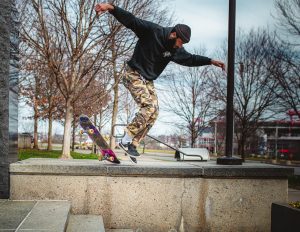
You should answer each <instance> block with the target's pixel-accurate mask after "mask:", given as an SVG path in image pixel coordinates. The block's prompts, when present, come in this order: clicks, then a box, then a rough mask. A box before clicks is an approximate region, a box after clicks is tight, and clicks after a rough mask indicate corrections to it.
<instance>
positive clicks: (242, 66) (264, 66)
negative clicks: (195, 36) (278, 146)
mask: <svg viewBox="0 0 300 232" xmlns="http://www.w3.org/2000/svg"><path fill="white" fill-rule="evenodd" d="M271 41H272V38H271V36H270V34H269V32H268V31H267V30H251V31H250V32H249V33H243V32H242V31H240V32H239V34H238V37H237V41H236V60H237V62H236V63H237V64H239V65H237V69H236V75H235V89H234V91H235V94H234V114H235V131H236V136H237V139H238V154H239V155H240V156H241V157H242V158H243V159H244V158H245V145H246V143H247V139H248V138H249V137H250V135H251V134H252V133H254V132H255V130H256V129H257V127H258V126H259V123H260V122H261V121H265V120H267V119H268V118H271V117H272V116H273V114H272V112H273V107H274V105H276V98H275V94H274V92H273V91H272V88H275V87H276V83H275V81H272V79H270V75H271V73H270V69H271V68H272V67H274V65H275V63H274V56H273V55H272V53H271V52H270V49H272V44H271ZM226 53H227V51H226V49H223V55H224V57H226ZM211 81H212V82H211V84H212V86H214V87H215V90H216V91H215V94H214V96H215V99H216V100H219V101H220V102H221V104H219V106H220V110H223V109H224V108H225V105H223V104H225V103H226V91H225V90H226V83H227V81H226V76H225V74H222V73H219V72H217V70H216V71H214V77H212V78H211Z"/></svg>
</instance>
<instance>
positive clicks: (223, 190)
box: [10, 159, 294, 232]
mask: <svg viewBox="0 0 300 232" xmlns="http://www.w3.org/2000/svg"><path fill="white" fill-rule="evenodd" d="M293 172H294V170H293V168H290V167H280V166H273V165H267V164H260V163H243V165H240V166H231V165H217V164H216V161H208V162H155V161H141V162H139V163H138V164H137V165H134V164H131V163H130V162H129V161H128V162H125V161H124V162H122V164H120V165H114V164H110V163H108V162H106V163H105V162H99V161H97V160H59V159H28V160H23V161H19V162H16V163H13V164H11V165H10V184H11V189H10V198H11V199H12V200H68V201H70V202H71V211H72V213H73V214H97V215H102V216H103V220H104V223H105V225H107V226H108V228H115V229H118V228H132V229H134V230H138V229H140V230H141V231H143V232H144V231H146V232H147V231H157V232H159V231H164V232H165V231H180V230H183V229H184V231H191V232H193V231H270V229H271V204H272V203H273V202H287V201H288V195H287V194H288V180H287V178H288V176H290V175H293Z"/></svg>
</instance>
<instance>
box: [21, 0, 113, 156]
mask: <svg viewBox="0 0 300 232" xmlns="http://www.w3.org/2000/svg"><path fill="white" fill-rule="evenodd" d="M94 5H95V1H81V0H70V1H67V0H58V1H45V0H30V1H29V4H27V5H26V8H25V9H24V10H25V11H26V14H23V16H24V18H23V20H22V21H23V25H22V27H21V36H22V39H23V41H24V42H25V43H27V44H28V46H30V47H32V49H35V50H36V51H37V53H38V54H39V55H40V56H41V57H42V58H43V60H44V62H45V64H46V65H47V67H48V70H49V71H50V73H51V77H53V78H54V79H55V82H56V85H57V87H58V89H59V90H60V92H61V94H62V95H63V97H64V99H65V120H64V142H63V151H62V157H63V158H71V156H70V138H71V124H72V116H73V105H74V102H76V100H77V99H78V98H79V97H80V95H81V94H82V93H83V92H84V90H86V88H87V87H88V86H89V85H90V84H91V82H92V80H93V79H95V77H96V76H97V74H98V73H99V71H100V67H103V66H105V64H104V62H105V60H106V59H104V58H105V54H106V50H107V45H108V39H109V37H108V36H107V35H103V34H101V33H99V29H100V28H101V27H102V26H103V25H104V24H105V22H103V21H101V20H98V18H97V17H96V15H95V13H94V9H93V8H94ZM101 17H102V16H100V19H101ZM86 76H88V77H89V78H86Z"/></svg>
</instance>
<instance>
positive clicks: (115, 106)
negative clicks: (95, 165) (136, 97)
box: [109, 37, 119, 149]
mask: <svg viewBox="0 0 300 232" xmlns="http://www.w3.org/2000/svg"><path fill="white" fill-rule="evenodd" d="M111 41H112V46H111V47H112V60H113V62H112V64H113V75H114V83H115V87H114V103H113V111H112V120H111V131H110V143H109V145H110V148H111V149H114V148H115V147H116V140H115V137H114V136H113V135H114V134H115V128H114V125H115V124H116V122H117V115H118V105H119V85H117V83H118V78H119V77H118V74H117V69H116V51H115V40H114V37H112V39H111Z"/></svg>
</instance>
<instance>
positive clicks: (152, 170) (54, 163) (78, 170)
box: [10, 159, 294, 178]
mask: <svg viewBox="0 0 300 232" xmlns="http://www.w3.org/2000/svg"><path fill="white" fill-rule="evenodd" d="M10 173H11V174H12V175H15V174H27V175H34V174H39V175H40V174H43V175H71V176H95V175H96V176H143V177H203V178H205V177H206V178H212V177H219V178H233V177H236V178H260V177H264V178H287V177H288V176H289V175H293V173H294V169H293V168H290V167H279V166H273V165H268V164H258V163H244V164H243V165H242V166H235V165H232V166H230V165H229V166H228V165H226V166H223V165H217V164H216V162H215V161H208V162H161V163H158V162H139V164H138V165H134V164H131V163H129V162H128V161H127V162H126V161H125V162H124V161H123V162H122V164H121V165H115V164H111V163H108V162H107V163H104V162H99V161H97V160H58V159H28V160H23V161H19V162H16V163H13V164H11V165H10Z"/></svg>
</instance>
